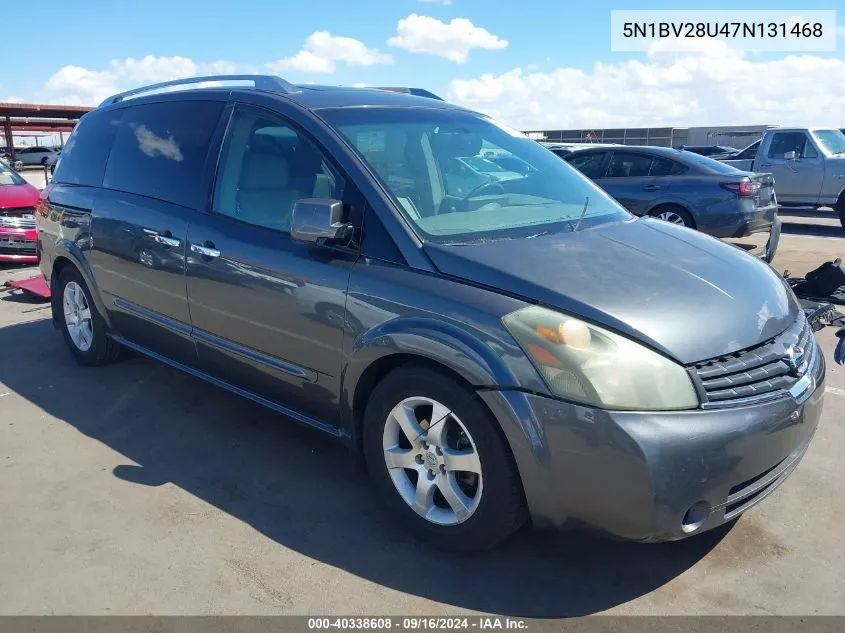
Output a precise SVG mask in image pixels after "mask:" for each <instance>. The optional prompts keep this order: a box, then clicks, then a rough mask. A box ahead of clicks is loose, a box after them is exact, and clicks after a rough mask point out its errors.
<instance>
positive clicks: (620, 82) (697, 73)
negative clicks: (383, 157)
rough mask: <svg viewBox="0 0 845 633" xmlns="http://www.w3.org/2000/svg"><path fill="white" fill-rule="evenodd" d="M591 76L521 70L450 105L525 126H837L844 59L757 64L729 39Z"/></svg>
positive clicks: (455, 94)
mask: <svg viewBox="0 0 845 633" xmlns="http://www.w3.org/2000/svg"><path fill="white" fill-rule="evenodd" d="M665 48H666V44H665V43H663V44H661V43H659V42H655V43H654V44H653V45H652V46H651V50H649V52H648V54H647V56H646V59H645V60H641V59H630V60H627V61H624V62H619V63H617V64H604V63H601V62H599V63H597V64H596V65H595V66H594V67H593V68H592V69H591V70H589V71H584V70H581V69H579V68H567V67H560V68H556V69H554V70H551V71H549V72H534V71H529V70H528V69H527V67H526V69H522V68H514V69H513V70H510V71H508V72H504V73H501V74H492V73H488V74H484V75H481V76H480V77H476V78H473V79H456V80H453V81H452V82H451V83H450V85H449V89H448V91H447V95H448V96H447V98H448V99H449V100H452V101H455V102H457V103H461V104H464V105H466V106H468V107H471V108H473V109H475V110H479V111H482V112H487V113H489V114H491V115H494V116H496V117H497V118H500V119H502V120H504V121H506V122H508V123H510V124H512V125H514V126H516V127H520V128H521V129H544V128H545V129H560V128H581V127H596V128H601V127H610V128H613V127H623V126H632V127H634V126H637V127H639V126H694V125H727V124H736V125H751V124H773V125H777V124H780V125H838V124H839V122H840V118H841V116H842V114H841V112H842V104H843V103H845V59H841V58H833V57H820V56H814V55H809V54H805V55H789V56H786V57H783V58H781V59H775V60H763V61H757V58H756V57H754V58H747V57H745V56H744V55H743V54H742V53H740V52H738V51H735V50H733V49H730V48H729V47H728V46H726V45H725V44H724V43H723V42H718V41H712V42H702V41H698V42H697V43H690V44H689V46H688V49H689V50H687V51H684V52H674V53H671V52H668V51H666V50H665Z"/></svg>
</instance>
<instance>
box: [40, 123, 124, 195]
mask: <svg viewBox="0 0 845 633" xmlns="http://www.w3.org/2000/svg"><path fill="white" fill-rule="evenodd" d="M122 115H123V113H122V112H121V111H120V110H105V111H97V110H94V111H93V112H89V113H88V114H86V115H85V116H83V117H82V118H81V119H80V121H79V123H77V125H76V127H75V128H73V132H72V133H71V135H70V138H69V139H68V140H67V141H66V142H65V146H64V149H63V150H62V153H61V154H60V155H59V162H58V163H57V165H56V173H55V174H54V175H53V180H54V181H55V182H57V183H65V184H71V185H85V186H88V187H99V186H100V185H102V184H103V172H105V170H106V161H107V160H108V157H109V150H111V144H112V140H113V139H114V134H115V132H116V131H117V128H118V126H119V125H120V119H121V117H122Z"/></svg>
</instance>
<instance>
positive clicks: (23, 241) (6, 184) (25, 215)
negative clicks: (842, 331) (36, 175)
mask: <svg viewBox="0 0 845 633" xmlns="http://www.w3.org/2000/svg"><path fill="white" fill-rule="evenodd" d="M39 193H40V192H39V191H38V189H36V188H35V187H33V186H32V185H31V184H29V183H28V182H26V181H25V180H24V179H23V178H21V177H20V176H19V175H18V174H17V172H15V171H14V170H13V169H12V168H11V167H9V165H8V164H6V163H4V162H3V161H0V262H16V263H21V264H24V263H30V262H31V263H35V262H37V261H38V248H37V246H38V237H37V233H36V231H35V207H36V205H37V204H38V195H39Z"/></svg>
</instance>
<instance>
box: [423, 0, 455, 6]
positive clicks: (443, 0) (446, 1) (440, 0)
mask: <svg viewBox="0 0 845 633" xmlns="http://www.w3.org/2000/svg"><path fill="white" fill-rule="evenodd" d="M417 2H428V3H431V4H442V5H443V6H445V7H448V6H449V5H450V4H452V0H417Z"/></svg>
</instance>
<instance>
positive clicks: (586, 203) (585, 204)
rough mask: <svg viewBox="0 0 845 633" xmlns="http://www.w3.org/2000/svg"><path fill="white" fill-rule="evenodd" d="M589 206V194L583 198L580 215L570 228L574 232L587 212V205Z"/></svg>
mask: <svg viewBox="0 0 845 633" xmlns="http://www.w3.org/2000/svg"><path fill="white" fill-rule="evenodd" d="M589 206H590V196H587V197H586V198H584V208H583V209H581V217H580V218H578V224H576V225H575V228H574V229H572V232H573V233H575V232H576V231H578V229H580V228H581V222H582V221H583V220H584V215H585V214H586V213H587V207H589Z"/></svg>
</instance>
